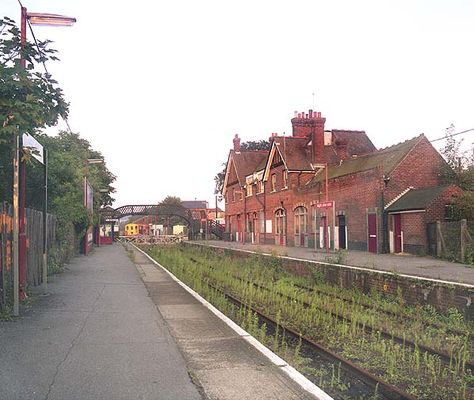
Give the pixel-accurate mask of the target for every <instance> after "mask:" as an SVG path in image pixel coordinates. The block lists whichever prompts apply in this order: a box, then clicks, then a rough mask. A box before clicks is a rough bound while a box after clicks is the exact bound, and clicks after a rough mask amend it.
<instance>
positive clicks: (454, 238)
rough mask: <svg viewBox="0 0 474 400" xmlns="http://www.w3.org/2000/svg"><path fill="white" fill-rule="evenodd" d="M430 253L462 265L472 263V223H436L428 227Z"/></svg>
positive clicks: (473, 241)
mask: <svg viewBox="0 0 474 400" xmlns="http://www.w3.org/2000/svg"><path fill="white" fill-rule="evenodd" d="M428 242H429V243H428V247H429V249H430V253H431V254H432V255H435V256H437V257H440V258H444V259H448V260H453V261H458V262H462V263H474V221H467V220H465V219H463V220H461V221H437V222H435V223H432V224H429V225H428Z"/></svg>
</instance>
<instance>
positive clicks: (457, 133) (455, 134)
mask: <svg viewBox="0 0 474 400" xmlns="http://www.w3.org/2000/svg"><path fill="white" fill-rule="evenodd" d="M470 131H474V128H471V129H466V130H465V131H461V132H456V133H453V134H451V135H446V136H443V137H440V138H438V139H433V140H430V142H431V143H433V142H437V141H438V140H443V139H447V138H448V137H452V136H457V135H461V134H463V133H466V132H470Z"/></svg>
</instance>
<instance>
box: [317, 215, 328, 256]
mask: <svg viewBox="0 0 474 400" xmlns="http://www.w3.org/2000/svg"><path fill="white" fill-rule="evenodd" d="M319 232H320V234H319V245H320V246H321V248H322V249H329V242H328V222H327V218H326V216H324V215H323V216H322V217H321V218H320V226H319Z"/></svg>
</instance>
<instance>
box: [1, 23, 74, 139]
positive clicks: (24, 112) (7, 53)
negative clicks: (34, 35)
mask: <svg viewBox="0 0 474 400" xmlns="http://www.w3.org/2000/svg"><path fill="white" fill-rule="evenodd" d="M50 43H51V42H50V41H49V40H46V41H39V42H38V44H37V45H36V44H32V43H29V42H26V43H25V45H24V47H23V49H22V46H21V39H20V31H19V29H18V28H17V27H16V25H15V23H14V21H13V20H11V19H9V18H6V17H5V18H4V19H0V142H9V141H10V138H11V137H12V136H13V135H15V134H22V133H30V134H34V133H36V132H38V130H40V129H43V128H45V127H48V126H54V125H56V123H57V121H58V118H59V117H64V118H66V117H67V114H68V111H69V105H68V103H67V102H66V101H65V99H64V97H63V93H62V90H61V89H60V88H59V87H58V86H57V82H56V81H55V80H54V79H53V78H52V77H51V75H50V74H49V73H47V72H44V73H42V72H38V71H35V69H34V68H35V66H36V65H38V64H43V63H45V62H46V61H48V60H52V61H54V60H58V58H57V57H56V56H55V53H56V50H54V49H51V48H49V44H50ZM21 56H23V58H24V59H25V60H26V64H27V67H26V68H22V67H21V65H20V57H21Z"/></svg>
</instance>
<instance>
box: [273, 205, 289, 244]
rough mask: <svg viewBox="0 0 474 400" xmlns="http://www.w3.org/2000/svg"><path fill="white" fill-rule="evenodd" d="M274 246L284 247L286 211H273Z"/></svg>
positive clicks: (280, 209)
mask: <svg viewBox="0 0 474 400" xmlns="http://www.w3.org/2000/svg"><path fill="white" fill-rule="evenodd" d="M275 244H280V245H286V211H285V210H284V209H283V208H279V209H278V210H276V211H275Z"/></svg>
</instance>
